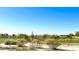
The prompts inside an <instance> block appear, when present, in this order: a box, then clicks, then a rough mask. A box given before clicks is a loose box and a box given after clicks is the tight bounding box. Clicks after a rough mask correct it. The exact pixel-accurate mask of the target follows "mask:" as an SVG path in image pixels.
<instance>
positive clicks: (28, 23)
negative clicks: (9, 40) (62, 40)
mask: <svg viewBox="0 0 79 59" xmlns="http://www.w3.org/2000/svg"><path fill="white" fill-rule="evenodd" d="M78 30H79V8H60V7H58V8H53V7H50V8H49V7H48V8H44V7H42V8H40V7H39V8H34V7H32V8H31V7H30V8H29V7H28V8H27V7H26V8H23V7H19V8H17V7H16V8H7V7H6V8H0V33H9V34H13V33H14V34H18V33H27V34H30V33H31V32H32V31H33V32H34V33H36V34H46V33H48V34H68V33H73V32H75V31H78Z"/></svg>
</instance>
